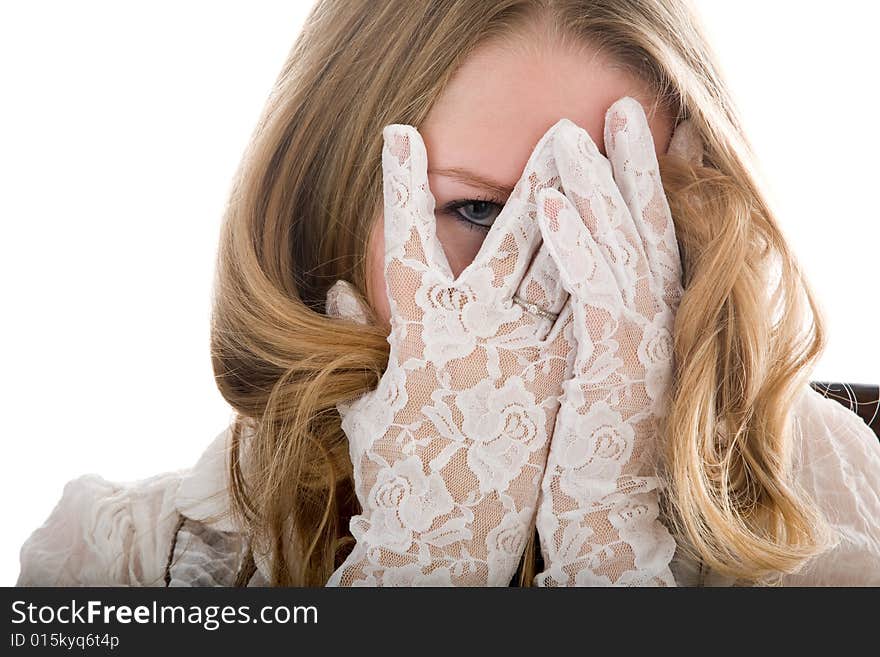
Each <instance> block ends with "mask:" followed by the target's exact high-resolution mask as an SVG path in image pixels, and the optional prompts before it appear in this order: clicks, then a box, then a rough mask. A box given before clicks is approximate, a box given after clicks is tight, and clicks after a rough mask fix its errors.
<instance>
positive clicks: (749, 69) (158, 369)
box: [0, 0, 880, 585]
mask: <svg viewBox="0 0 880 657" xmlns="http://www.w3.org/2000/svg"><path fill="white" fill-rule="evenodd" d="M695 4H696V6H697V7H698V8H699V10H700V11H701V12H702V16H703V21H704V23H705V27H706V29H707V31H708V33H709V36H710V39H711V41H712V43H713V46H714V48H715V49H716V51H717V53H718V55H719V57H720V60H721V65H722V72H723V73H724V74H725V75H726V76H727V78H728V81H729V82H730V84H731V87H732V90H733V96H734V98H735V99H736V102H737V104H738V106H739V108H740V110H741V112H742V115H743V117H744V120H745V127H746V131H747V133H748V135H749V137H750V139H751V140H752V142H753V144H754V146H755V149H756V151H757V153H758V155H759V157H760V160H761V167H762V170H761V172H760V173H761V175H762V176H763V177H764V178H765V179H766V180H767V182H768V184H769V186H770V191H771V194H772V197H771V202H772V203H773V204H774V207H775V208H776V209H777V210H778V211H779V213H780V220H781V221H782V224H783V230H784V231H785V232H786V235H787V236H788V237H789V239H790V242H791V245H792V247H793V249H794V251H795V253H796V254H797V255H798V257H799V259H800V261H801V263H802V265H803V267H804V268H805V270H806V272H807V275H808V277H809V279H810V280H811V281H812V283H813V284H814V286H815V289H816V291H817V294H818V297H819V299H820V301H821V303H822V304H823V307H824V308H825V310H826V314H827V318H828V320H829V323H830V330H831V340H830V346H829V348H828V350H827V352H826V355H825V356H824V358H823V359H822V361H821V362H820V364H819V366H818V369H817V370H816V372H815V375H814V377H813V378H814V379H815V380H834V381H846V382H870V383H878V382H880V349H878V347H877V346H876V343H875V336H876V334H877V327H878V324H880V310H878V306H877V302H876V298H877V292H876V280H877V276H876V272H877V265H876V258H877V252H878V244H880V209H878V204H877V202H876V198H877V190H878V181H877V178H878V174H880V166H878V159H877V153H878V152H880V137H878V128H877V124H876V120H877V106H878V101H880V95H878V91H877V75H876V69H875V63H876V38H877V35H876V33H875V32H874V29H875V27H874V26H876V25H877V24H878V21H880V11H878V9H877V5H876V4H875V3H873V2H869V1H867V0H858V1H854V0H849V1H843V0H839V1H838V2H836V3H834V5H833V11H828V9H827V6H825V5H824V3H819V2H809V3H808V2H794V1H793V0H791V1H785V2H783V1H775V2H767V1H766V0H761V1H755V0H739V1H738V2H736V3H733V2H728V1H725V0H711V1H710V0H703V1H699V0H697V1H696V3H695ZM310 6H311V3H310V2H296V1H287V2H248V3H241V2H222V3H221V2H193V1H190V2H186V3H183V2H170V1H163V2H151V3H114V2H95V1H89V2H87V1H85V0H81V1H80V2H76V3H69V2H45V1H44V2H39V1H32V2H27V3H15V4H13V3H3V4H2V5H0V84H2V87H0V93H2V103H0V212H2V215H0V248H2V258H0V276H2V285H3V287H2V290H3V306H4V307H3V320H2V322H0V341H2V345H3V354H4V363H3V376H2V379H0V400H2V404H3V407H2V412H3V418H4V420H5V422H4V428H3V430H2V435H3V459H2V464H3V465H2V468H3V471H2V477H0V487H2V488H0V495H2V500H3V502H2V504H3V511H4V524H5V527H4V530H3V532H2V535H0V536H2V538H0V585H12V584H14V583H15V580H16V578H17V575H18V568H19V564H18V551H19V548H20V546H21V544H22V543H23V542H24V540H25V539H26V538H27V536H28V535H29V534H30V532H31V531H33V530H34V529H35V528H36V527H38V526H39V525H40V524H41V523H42V522H43V521H44V520H45V518H46V517H47V516H48V515H49V513H50V511H51V510H52V508H53V506H54V505H55V504H56V502H57V501H58V499H60V495H61V490H62V487H63V485H64V483H65V482H67V481H68V480H69V479H72V478H74V477H77V476H79V475H81V474H84V473H88V472H94V473H98V474H100V475H102V476H104V477H105V478H107V479H110V480H112V481H120V482H121V481H130V480H134V479H138V478H142V477H146V476H149V475H152V474H156V473H158V472H164V471H168V470H173V469H177V468H185V467H189V466H191V465H192V464H194V463H195V461H196V460H197V459H198V456H199V455H200V454H201V452H202V450H203V449H204V448H205V447H206V446H207V444H208V443H209V442H210V440H211V439H212V438H213V437H214V436H215V435H216V434H217V433H219V432H220V431H221V430H222V429H223V428H224V427H225V426H226V425H227V424H228V422H229V420H230V419H231V409H230V408H229V407H228V406H227V405H226V403H225V401H224V400H223V399H222V397H221V396H220V394H219V392H218V391H217V389H216V387H215V385H214V380H213V374H212V371H211V362H210V357H209V348H208V338H209V326H208V320H209V314H210V307H211V291H212V290H211V287H212V282H213V274H214V257H215V253H216V246H217V237H218V230H219V226H220V219H221V214H222V210H223V206H224V204H225V202H226V196H227V193H228V190H229V185H230V182H231V178H232V175H233V173H234V171H235V168H236V166H237V164H238V162H239V158H240V157H241V154H242V151H243V149H244V148H245V145H246V142H247V139H248V138H249V136H250V134H251V131H252V130H253V128H254V125H255V123H256V120H257V118H258V115H259V112H260V110H261V109H262V106H263V103H264V101H265V99H266V96H267V94H268V93H269V90H270V88H271V85H272V83H273V82H274V80H275V78H276V76H277V74H278V71H279V70H280V68H281V66H282V64H283V62H284V60H285V59H286V56H287V53H288V50H289V48H290V47H291V45H292V44H293V41H294V39H295V37H296V35H297V34H298V32H299V29H300V26H301V24H302V21H303V19H304V17H305V15H306V13H307V12H308V9H309V8H310ZM823 7H824V9H823Z"/></svg>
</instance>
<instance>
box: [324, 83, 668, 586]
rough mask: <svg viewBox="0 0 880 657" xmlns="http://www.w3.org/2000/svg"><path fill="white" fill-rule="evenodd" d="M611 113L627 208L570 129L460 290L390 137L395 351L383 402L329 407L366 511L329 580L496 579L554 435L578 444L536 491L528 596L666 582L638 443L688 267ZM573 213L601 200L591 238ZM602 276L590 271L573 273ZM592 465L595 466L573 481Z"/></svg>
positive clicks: (400, 136) (508, 565) (421, 165)
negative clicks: (541, 567) (543, 566)
mask: <svg viewBox="0 0 880 657" xmlns="http://www.w3.org/2000/svg"><path fill="white" fill-rule="evenodd" d="M612 110H613V111H612ZM612 110H609V115H608V116H609V121H611V120H613V121H616V122H617V123H619V125H616V127H615V128H614V130H613V131H611V132H609V133H608V136H609V138H610V140H611V141H610V142H609V143H610V144H615V143H617V144H619V146H618V148H617V149H616V151H612V152H616V153H617V156H618V160H619V161H618V164H617V165H615V166H616V168H615V172H616V174H617V175H618V176H619V177H620V178H621V182H622V183H623V185H624V187H623V190H624V193H626V194H627V200H626V202H624V200H623V199H621V196H620V192H619V191H618V188H617V185H616V182H615V180H614V179H613V178H612V175H611V169H610V166H607V165H608V161H607V160H605V159H604V158H603V157H602V156H601V155H600V154H599V153H598V150H597V149H596V147H595V145H593V144H592V141H591V140H590V137H589V135H588V134H587V133H586V132H585V131H583V130H581V129H580V128H578V127H577V126H576V125H575V124H573V123H572V122H571V121H568V120H567V119H562V120H560V121H559V122H558V123H557V124H555V125H554V126H553V127H552V128H550V130H548V131H547V133H545V135H544V136H543V137H542V139H541V140H540V141H539V142H538V144H537V145H536V147H535V149H534V150H533V152H532V155H531V157H530V158H529V161H528V163H527V164H526V167H525V169H524V171H523V173H522V176H521V178H520V180H519V181H518V183H517V185H516V187H515V189H514V192H513V194H512V196H511V198H510V199H509V200H508V202H507V203H506V204H505V207H504V210H503V211H502V213H501V215H499V217H498V219H497V220H496V222H495V225H494V226H493V228H492V230H491V231H490V232H489V235H488V236H487V238H486V241H485V242H484V243H483V245H482V248H481V250H480V252H479V253H478V255H477V257H476V259H475V260H474V262H473V263H472V264H471V265H470V266H468V267H467V268H466V269H465V270H464V271H463V272H462V274H461V275H460V276H459V277H458V278H457V279H455V280H453V279H452V276H451V274H450V272H449V267H448V264H447V261H446V257H445V253H444V252H443V249H442V246H441V245H440V243H439V242H438V240H437V238H436V234H435V224H434V200H433V197H432V196H431V194H430V190H429V189H428V185H427V161H426V160H427V155H426V152H425V148H424V144H423V143H422V140H421V137H420V136H419V134H418V132H417V131H416V130H415V129H414V128H412V127H411V126H401V125H393V126H388V127H386V128H385V132H384V136H385V148H384V149H383V176H384V190H385V244H386V256H385V274H386V281H387V290H386V291H387V293H388V297H389V302H390V303H389V305H390V308H391V325H392V330H391V334H390V335H389V337H388V341H389V344H390V345H391V355H390V358H389V364H388V368H387V370H386V372H385V374H384V376H383V378H382V380H381V381H380V383H379V385H378V387H377V389H376V390H375V391H371V392H370V393H367V394H366V395H364V396H363V397H362V398H360V399H358V400H356V401H355V402H353V403H351V404H350V405H343V406H341V407H340V413H341V415H342V417H343V424H342V426H343V429H344V430H345V432H346V435H347V436H348V438H349V444H350V451H351V457H352V463H353V465H354V476H355V484H356V490H357V494H358V498H359V500H360V501H361V504H362V508H363V512H362V513H361V514H360V515H358V516H356V517H355V518H353V519H352V523H351V531H352V534H353V535H354V537H355V539H356V546H355V548H354V550H353V551H352V553H351V554H350V555H349V558H348V559H347V560H346V562H345V563H344V564H343V565H342V566H341V567H340V568H339V569H338V570H337V571H336V572H335V573H334V575H333V577H331V579H330V581H329V582H328V584H329V585H388V584H418V583H425V584H445V585H461V584H491V585H506V584H508V583H509V581H510V578H511V577H512V575H513V573H514V572H515V570H516V567H517V566H518V563H519V560H520V558H521V556H522V551H523V548H524V545H525V540H526V538H527V537H528V536H529V534H530V531H531V526H532V524H531V523H532V522H534V516H535V512H536V504H537V495H538V492H539V489H541V488H542V484H541V482H542V478H543V477H544V471H545V468H546V466H547V455H548V448H550V451H551V453H552V452H553V450H554V449H555V448H553V447H550V436H551V435H552V434H553V433H554V432H557V433H560V434H562V435H563V437H562V438H560V440H559V443H560V445H562V444H563V443H564V442H565V441H568V442H569V443H570V444H569V445H568V446H562V447H559V448H558V449H556V451H557V452H558V453H557V454H556V456H555V457H554V461H553V463H554V467H555V468H556V470H555V473H556V476H557V479H556V480H555V481H553V482H551V481H549V480H548V482H547V483H546V485H545V486H544V487H543V488H544V489H545V490H543V497H544V498H552V499H549V500H548V501H547V502H546V503H543V502H542V506H543V508H544V511H543V512H538V517H539V524H538V529H539V531H542V530H543V531H544V532H546V533H547V537H544V536H542V546H543V547H545V558H548V557H549V562H550V564H551V566H550V570H551V571H552V575H553V576H552V577H551V575H550V573H549V572H548V573H547V575H546V576H543V577H541V578H539V579H538V583H543V584H550V583H556V582H557V580H561V582H560V583H574V582H584V583H586V582H598V581H603V582H605V583H632V584H640V583H647V582H655V583H663V584H674V581H673V579H672V575H671V572H670V571H669V569H668V563H669V561H670V559H671V557H672V553H673V551H674V542H672V539H671V537H670V536H669V534H668V532H666V531H665V528H663V526H662V524H661V523H659V521H657V504H656V499H655V498H656V491H654V489H655V487H656V479H655V478H654V477H650V476H648V475H647V472H648V471H649V470H650V451H649V450H646V447H647V446H648V445H650V444H651V443H652V442H653V437H654V434H655V433H656V415H657V413H658V412H659V411H658V408H657V407H658V406H659V405H660V404H659V403H658V401H657V400H658V399H659V398H660V397H661V396H662V393H663V391H664V389H665V386H666V381H667V379H668V377H669V370H670V368H671V363H670V362H669V353H668V352H669V347H668V343H669V333H670V332H671V331H670V325H671V320H672V317H673V313H674V305H675V303H676V302H677V299H678V298H679V297H680V294H681V291H680V287H676V285H680V284H679V278H678V277H679V276H680V264H679V263H678V251H677V244H676V242H675V235H674V232H673V228H672V221H671V218H669V216H668V214H669V211H668V207H666V206H665V198H663V201H664V204H663V205H662V206H661V205H658V201H657V199H656V198H655V197H654V196H653V194H655V193H656V191H657V188H656V186H657V185H659V173H657V171H656V169H657V165H656V159H654V160H653V169H652V168H651V166H652V162H651V159H650V158H653V157H654V156H653V141H652V140H650V131H649V130H648V128H647V121H646V119H645V117H644V113H643V112H642V110H641V106H640V105H638V103H637V102H636V101H634V100H633V99H629V98H627V99H624V102H618V103H617V104H616V105H615V106H612ZM630 115H631V117H635V118H630V121H631V122H630V126H634V127H635V129H636V132H635V133H634V136H633V138H634V139H636V140H639V139H641V138H642V137H643V133H642V132H638V130H642V129H643V130H645V131H647V134H648V137H649V143H648V144H645V143H643V141H639V142H638V143H636V144H634V145H632V146H630V145H629V140H630V135H628V134H626V131H627V130H628V129H629V128H628V127H627V124H626V122H625V119H626V118H627V117H629V116H630ZM638 121H641V122H642V123H643V124H644V125H640V124H639V123H638ZM621 134H622V136H621ZM588 145H589V146H590V147H592V151H591V150H589V149H588V148H587V146H588ZM628 148H629V149H630V150H629V151H627V150H626V149H628ZM646 148H650V153H649V154H648V155H646V154H645V153H643V151H644V150H645V149H646ZM627 154H628V157H629V159H627V160H626V161H625V163H626V167H625V168H624V166H623V164H624V158H626V157H627ZM636 157H638V158H641V160H639V161H636V159H635V158H636ZM636 165H637V166H639V167H640V168H639V169H638V170H635V169H634V168H633V166H636ZM603 166H606V168H603ZM651 176H653V178H651ZM624 178H625V180H624ZM567 186H570V187H571V188H572V189H571V190H568V189H566V187H567ZM649 186H650V187H649ZM562 190H565V194H566V195H563V194H562V193H561V192H562ZM660 194H661V196H662V188H660ZM567 195H570V196H571V198H572V199H573V204H572V203H569V202H568V201H567V199H566V196H567ZM563 203H569V206H568V207H566V206H564V205H562V204H563ZM584 203H594V204H596V205H595V207H594V208H593V209H592V211H591V210H590V209H585V210H584V212H585V213H586V214H585V216H587V217H591V218H594V217H596V216H598V217H601V218H603V224H602V225H601V226H598V227H597V226H593V227H589V226H588V224H587V223H585V221H587V220H586V219H582V218H581V216H579V215H578V212H577V210H575V209H574V208H575V207H576V205H577V204H580V205H581V206H583V204H584ZM551 206H552V207H551ZM630 208H631V209H632V210H633V212H634V213H635V214H636V215H637V219H636V220H634V219H633V218H632V216H631V215H630V214H629V209H630ZM664 209H665V214H664V212H663V210H664ZM566 210H568V211H569V212H568V214H569V215H571V216H567V217H566V218H565V221H563V220H562V218H561V217H560V214H559V212H560V211H563V212H564V211H566ZM606 213H611V214H607V216H606ZM539 214H543V216H544V217H545V219H544V221H543V222H539V221H538V217H539ZM563 224H564V225H565V226H566V229H565V230H564V231H562V232H560V230H559V227H560V225H563ZM606 224H607V225H606ZM577 226H580V229H579V231H580V232H576V233H575V232H572V231H573V230H574V228H576V227H577ZM646 226H647V228H646ZM609 229H614V230H617V231H620V234H612V233H610V232H608V231H609ZM589 230H599V231H602V232H601V235H600V236H599V239H600V241H601V245H602V247H603V248H605V249H606V250H608V251H609V252H608V253H601V252H600V251H599V250H598V249H599V247H598V246H597V245H596V244H595V243H593V246H592V247H591V245H590V244H589V243H588V242H587V240H586V239H585V238H584V235H587V236H588V235H589ZM542 233H543V238H542ZM591 248H594V252H593V253H592V254H591V253H590V251H589V250H590V249H591ZM600 261H601V262H606V261H607V262H606V264H604V265H602V268H601V269H600V268H598V267H596V268H594V269H593V270H591V271H587V270H586V269H585V268H584V266H585V264H588V263H589V264H591V266H592V263H598V262H600ZM609 262H610V263H611V264H610V265H609V264H607V263H609ZM560 269H561V270H562V271H561V272H560ZM595 275H598V276H599V277H598V278H594V276H595ZM515 292H516V293H518V294H519V296H520V297H522V298H523V299H524V300H525V301H527V302H531V303H534V304H536V305H537V306H538V307H539V308H543V309H546V310H549V311H551V312H559V313H560V314H559V317H558V318H557V319H556V320H555V321H554V320H548V319H541V318H538V316H536V315H533V314H531V313H526V312H524V311H523V309H522V308H521V307H520V306H519V305H517V304H513V303H512V300H511V297H512V295H513V294H514V293H515ZM567 293H576V294H575V295H574V297H573V298H572V299H569V298H568V294H567ZM597 295H598V297H597V298H596V299H593V298H589V301H588V297H594V296H597ZM331 296H332V295H331ZM588 303H591V304H592V305H589V307H588ZM328 307H337V308H338V307H339V305H338V303H337V305H336V306H333V305H332V303H331V304H329V305H328ZM587 313H589V314H590V315H591V317H590V318H589V321H588V320H587V318H586V317H585V315H586V314H587ZM612 325H614V326H615V328H614V329H613V331H612V332H611V333H610V334H607V335H606V333H605V332H606V331H607V330H608V328H609V327H610V326H612ZM593 327H596V328H597V329H598V331H599V332H598V333H597V332H595V331H594V330H593ZM594 342H595V343H596V344H597V345H599V348H594ZM578 345H580V351H577V347H578ZM619 345H620V346H619ZM594 351H595V353H594ZM573 369H574V370H576V373H575V374H576V376H575V378H574V380H572V379H571V378H570V377H571V376H572V370H573ZM600 374H601V376H600ZM566 379H567V380H566ZM563 380H565V387H564V390H565V391H566V394H565V395H563V396H562V399H563V400H565V406H564V410H565V413H564V415H563V416H562V418H560V419H557V417H556V412H557V410H558V409H559V401H560V395H561V394H562V392H563ZM609 395H610V396H609ZM599 420H602V421H605V422H606V423H607V422H614V423H616V424H615V425H614V426H615V427H618V428H621V429H622V430H623V431H624V432H625V433H623V434H620V435H618V437H617V439H615V440H614V441H613V444H611V445H610V446H609V445H604V444H592V443H591V442H590V441H591V433H590V432H592V433H595V430H596V429H597V427H594V426H593V424H595V423H596V422H597V421H599ZM560 422H561V424H560ZM554 426H555V427H556V428H555V429H554ZM585 432H586V433H585ZM575 438H577V439H576V440H575ZM599 440H600V441H601V440H602V437H599ZM609 450H610V451H611V452H615V453H614V454H613V455H612V454H610V452H609ZM576 452H577V454H575V453H576ZM590 452H595V453H596V454H597V455H598V456H599V457H600V459H599V460H597V459H592V460H591V463H592V466H591V467H587V468H585V467H584V462H583V459H584V458H586V459H588V460H589V459H590V456H589V454H590ZM605 452H608V453H605ZM572 458H579V459H582V460H581V462H578V463H574V462H571V463H570V462H568V460H569V459H572ZM600 460H601V461H602V464H603V465H600V466H599V467H598V469H597V468H596V467H595V466H596V465H597V464H599V463H600ZM627 463H629V466H628V465H627ZM627 467H629V469H626V468H627ZM646 495H647V497H646ZM542 514H543V519H544V520H543V522H541V518H542ZM559 519H564V525H560V524H559V523H558V520H559ZM552 523H556V524H552ZM551 535H552V536H551ZM588 536H593V537H594V538H592V539H589V540H588ZM545 539H546V540H545ZM575 543H577V546H579V547H578V548H576V547H575ZM588 544H589V545H592V546H593V547H586V546H587V545H588ZM580 548H583V549H584V550H586V551H585V552H583V553H582V554H579V555H575V554H574V552H573V551H576V550H577V549H580ZM627 553H628V554H629V557H627V556H626V554H627ZM609 554H610V555H614V557H613V559H609V557H608V555H609ZM572 559H575V560H577V561H578V564H577V565H576V566H574V565H572V564H571V563H569V561H570V560H572ZM627 559H628V560H629V562H630V564H629V565H627V564H626V562H627ZM611 561H614V563H615V565H613V566H612V565H611ZM563 568H567V569H568V570H569V571H571V572H570V574H569V575H566V576H564V577H563V576H562V575H561V573H562V569H563ZM573 568H574V570H576V571H577V572H574V571H573V570H572V569H573ZM587 570H590V572H591V574H590V575H589V576H588V575H587ZM624 571H627V572H628V573H629V574H628V575H627V576H626V577H624Z"/></svg>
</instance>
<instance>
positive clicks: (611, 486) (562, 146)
mask: <svg viewBox="0 0 880 657" xmlns="http://www.w3.org/2000/svg"><path fill="white" fill-rule="evenodd" d="M604 138H605V148H606V152H607V153H608V158H607V159H606V158H605V157H603V156H602V155H601V153H600V152H599V150H598V149H597V148H596V145H595V144H594V143H593V141H592V139H591V138H590V136H589V134H588V133H587V132H586V131H584V130H582V129H581V128H579V127H577V126H576V125H574V124H569V125H567V126H565V127H564V132H563V135H561V136H560V138H558V139H556V140H554V142H553V144H554V149H555V156H556V158H555V159H556V164H557V167H558V170H559V174H560V177H561V182H562V187H563V189H564V191H565V193H564V194H562V193H560V192H559V191H557V190H556V189H547V190H543V191H542V192H540V193H539V195H538V201H537V203H538V223H539V225H540V227H541V234H542V236H543V239H544V244H545V245H546V246H547V247H548V248H549V250H550V252H551V253H552V254H553V258H554V260H555V262H556V263H557V265H558V266H559V269H560V273H561V276H562V282H563V286H564V287H565V289H566V290H567V291H568V292H569V293H570V295H571V297H570V303H571V304H572V308H573V311H574V324H573V328H574V343H573V344H572V348H573V349H574V350H575V351H576V356H575V359H574V372H573V375H572V378H570V379H566V380H565V382H564V383H563V388H564V390H563V395H562V397H561V398H560V408H559V412H558V414H557V416H556V424H555V427H554V430H553V438H552V442H551V446H550V453H549V457H548V463H547V467H546V472H545V474H544V478H543V480H542V484H541V494H540V500H539V507H538V514H537V520H536V524H537V528H538V533H539V536H540V542H541V550H542V555H543V557H544V561H545V570H544V571H543V572H541V573H539V574H538V575H537V576H536V577H535V584H537V585H539V586H582V585H666V586H675V581H674V579H673V576H672V573H671V571H670V569H669V562H670V561H671V559H672V557H673V554H674V552H675V541H674V540H673V538H672V536H671V535H670V533H669V531H668V530H667V529H666V527H665V526H664V525H663V524H662V523H661V522H660V520H659V519H658V515H659V506H658V494H659V491H658V486H659V479H658V477H657V475H656V463H655V461H654V456H655V454H656V453H657V450H656V448H657V447H658V441H659V440H660V436H659V434H658V421H659V419H660V418H661V417H663V416H664V415H665V408H666V397H665V396H666V394H667V391H668V388H669V385H670V381H671V376H672V372H673V349H672V331H673V322H674V318H675V312H676V310H677V308H678V303H679V301H680V298H681V295H682V287H681V261H680V259H679V251H678V243H677V241H676V237H675V230H674V226H673V221H672V216H671V214H670V211H669V206H668V204H667V200H666V196H665V193H664V190H663V186H662V184H661V180H660V174H659V169H658V165H657V158H656V155H655V152H654V143H653V139H652V135H651V131H650V129H649V127H648V122H647V119H646V117H645V113H644V111H643V109H642V106H641V105H640V104H639V103H638V102H637V101H635V100H634V99H632V98H629V97H624V98H622V99H620V100H618V101H617V102H615V103H614V104H613V105H612V106H611V107H610V108H609V110H608V112H607V113H606V115H605V131H604ZM669 150H670V152H671V153H676V154H679V155H680V156H684V157H686V158H688V159H690V160H691V161H692V162H694V163H695V164H699V163H701V158H702V142H700V141H699V137H698V136H697V135H696V132H695V131H694V130H693V128H692V126H691V125H689V124H682V125H680V126H679V128H678V129H677V130H676V136H675V137H674V138H673V142H672V144H671V146H670V149H669ZM609 160H610V162H609Z"/></svg>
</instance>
